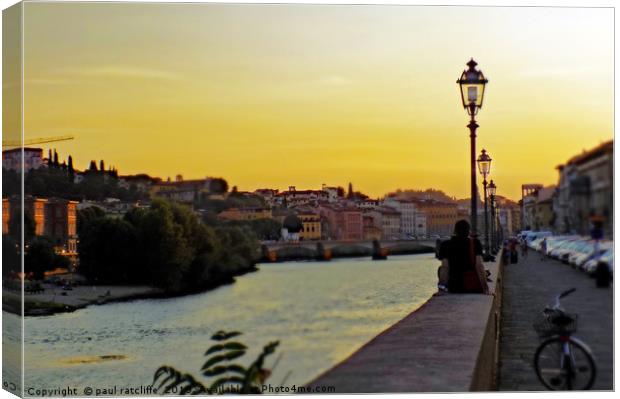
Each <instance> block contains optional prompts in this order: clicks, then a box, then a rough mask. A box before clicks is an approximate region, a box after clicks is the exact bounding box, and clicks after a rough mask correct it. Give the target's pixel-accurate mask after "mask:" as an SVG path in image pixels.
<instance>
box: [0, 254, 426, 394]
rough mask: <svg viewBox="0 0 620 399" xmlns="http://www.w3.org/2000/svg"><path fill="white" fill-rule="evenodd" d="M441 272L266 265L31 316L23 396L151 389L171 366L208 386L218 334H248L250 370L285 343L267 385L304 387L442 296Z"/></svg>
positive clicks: (352, 263)
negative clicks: (198, 286) (181, 287)
mask: <svg viewBox="0 0 620 399" xmlns="http://www.w3.org/2000/svg"><path fill="white" fill-rule="evenodd" d="M437 263H438V262H437V261H436V260H435V259H434V258H433V255H429V254H424V255H406V256H393V257H390V258H389V259H388V260H386V261H372V260H370V258H355V259H337V260H333V261H331V262H285V263H276V264H263V265H259V268H260V270H259V271H258V272H256V273H250V274H247V275H244V276H241V277H239V278H238V279H237V281H236V282H235V283H234V284H232V285H228V286H224V287H220V288H218V289H216V290H213V291H209V292H205V293H202V294H196V295H190V296H184V297H179V298H171V299H147V300H137V301H133V302H125V303H112V304H106V305H102V306H90V307H88V308H85V309H81V310H78V311H76V312H73V313H65V314H57V315H53V316H46V317H27V318H26V320H25V331H26V333H25V345H26V349H25V362H26V368H25V387H26V388H29V387H34V388H55V387H62V386H69V387H76V388H78V392H79V393H80V394H81V393H82V392H83V388H84V387H93V388H107V387H111V386H114V385H116V386H122V387H133V386H139V385H147V384H150V383H151V382H152V378H153V373H154V371H155V370H156V369H157V368H158V367H159V366H160V365H164V364H166V365H171V366H174V367H176V368H178V369H180V370H183V371H185V372H189V373H191V374H193V375H194V376H196V377H198V378H199V379H201V380H204V379H203V378H202V376H201V375H200V372H199V370H200V367H201V366H202V364H203V363H204V360H205V357H204V352H205V350H206V349H207V348H208V347H209V346H210V345H211V344H212V341H210V340H209V337H210V336H211V335H212V334H213V333H214V332H216V331H217V330H220V329H222V330H229V331H230V330H238V331H242V332H243V333H244V334H243V335H242V336H240V337H239V338H240V340H241V341H243V342H244V343H245V344H246V345H248V346H249V347H250V348H251V350H250V351H249V352H248V354H246V355H245V356H244V357H242V358H240V359H239V363H242V364H245V365H247V364H249V363H250V362H251V361H252V360H253V359H254V358H255V356H256V354H257V353H258V352H259V350H260V349H261V348H262V346H263V345H265V344H267V343H268V342H269V341H272V340H279V341H280V346H279V347H278V349H277V351H276V354H275V355H272V356H271V357H269V358H268V360H267V362H266V364H267V366H268V367H269V366H271V365H273V362H274V361H275V360H276V358H277V357H278V356H279V355H281V359H280V361H279V364H278V365H277V367H276V368H275V370H274V372H273V375H272V376H271V378H270V380H269V382H271V383H273V384H274V385H276V384H278V385H279V384H280V383H281V382H283V380H284V379H285V377H286V381H285V384H286V385H289V386H291V385H293V384H303V383H306V382H308V381H310V380H311V379H312V378H314V377H316V376H317V375H319V374H320V373H321V372H323V371H325V370H327V369H329V368H330V367H331V366H333V365H334V364H336V363H338V362H339V361H341V360H343V359H344V358H346V357H347V356H348V355H350V354H351V353H352V352H354V351H355V350H356V349H357V348H359V347H360V346H361V345H363V344H364V343H366V342H368V341H369V340H370V339H371V338H373V337H374V336H376V335H377V334H378V333H380V332H381V331H383V330H384V329H386V328H387V327H389V326H390V325H392V324H394V323H395V322H396V321H398V320H400V319H402V318H403V317H404V316H406V315H407V314H409V313H410V312H411V311H413V310H415V309H416V308H418V307H419V306H420V305H422V304H423V303H424V302H425V301H426V300H427V299H428V298H429V297H430V296H431V295H432V293H433V292H434V291H435V290H436V286H435V283H436V270H437ZM4 317H5V318H6V317H16V316H13V315H5V316H4ZM5 320H6V319H5ZM100 356H110V357H109V358H108V360H101V358H100Z"/></svg>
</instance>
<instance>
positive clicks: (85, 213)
mask: <svg viewBox="0 0 620 399" xmlns="http://www.w3.org/2000/svg"><path fill="white" fill-rule="evenodd" d="M104 217H105V211H104V210H103V209H101V208H99V207H98V206H89V207H88V208H85V209H82V210H79V211H78V212H77V234H78V236H79V237H82V236H83V235H85V233H86V229H87V228H89V227H92V226H93V222H95V220H97V219H102V218H104Z"/></svg>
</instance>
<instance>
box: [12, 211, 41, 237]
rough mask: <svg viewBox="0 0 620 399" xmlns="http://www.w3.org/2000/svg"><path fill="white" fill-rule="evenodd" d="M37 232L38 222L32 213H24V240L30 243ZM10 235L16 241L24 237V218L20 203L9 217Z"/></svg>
mask: <svg viewBox="0 0 620 399" xmlns="http://www.w3.org/2000/svg"><path fill="white" fill-rule="evenodd" d="M35 233H36V222H35V220H34V219H33V217H32V215H31V214H30V213H28V212H25V213H24V241H25V242H26V243H29V242H30V241H31V240H32V238H33V237H34V236H35ZM9 235H10V236H11V237H12V238H13V240H15V242H21V237H22V220H21V206H19V205H18V207H17V209H15V210H14V211H13V212H12V213H11V218H10V219H9Z"/></svg>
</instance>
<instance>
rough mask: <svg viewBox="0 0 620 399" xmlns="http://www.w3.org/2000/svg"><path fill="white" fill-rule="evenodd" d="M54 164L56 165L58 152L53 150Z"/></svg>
mask: <svg viewBox="0 0 620 399" xmlns="http://www.w3.org/2000/svg"><path fill="white" fill-rule="evenodd" d="M54 166H55V167H58V153H57V152H56V150H54Z"/></svg>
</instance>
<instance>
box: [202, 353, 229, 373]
mask: <svg viewBox="0 0 620 399" xmlns="http://www.w3.org/2000/svg"><path fill="white" fill-rule="evenodd" d="M224 360H226V356H225V355H215V356H212V357H211V358H210V359H207V361H206V362H205V364H203V365H202V368H201V370H206V369H208V368H209V367H211V366H213V365H214V364H217V363H219V362H223V361H224Z"/></svg>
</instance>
